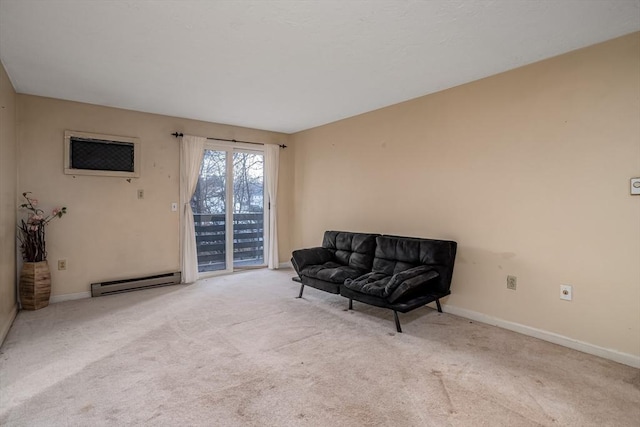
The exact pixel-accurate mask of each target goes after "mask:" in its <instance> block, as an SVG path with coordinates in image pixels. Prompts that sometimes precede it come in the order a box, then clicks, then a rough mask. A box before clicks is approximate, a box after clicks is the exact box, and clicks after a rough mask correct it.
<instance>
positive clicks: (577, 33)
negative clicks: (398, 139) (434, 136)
mask: <svg viewBox="0 0 640 427" xmlns="http://www.w3.org/2000/svg"><path fill="white" fill-rule="evenodd" d="M638 30H640V0H486V1H479V0H478V1H474V0H431V1H402V0H370V1H355V0H353V1H350V0H343V1H333V0H325V1H321V0H318V1H293V0H291V1H270V0H264V1H260V0H257V1H242V0H237V1H220V0H218V1H216V0H209V1H204V0H203V1H194V0H179V1H178V0H176V1H169V0H165V1H159V0H156V1H153V0H147V1H143V0H116V1H113V0H84V1H82V0H48V1H46V0H0V59H1V60H2V63H3V64H4V66H5V68H6V70H7V72H8V74H9V76H10V78H11V81H12V83H13V85H14V87H15V89H16V91H17V92H19V93H26V94H33V95H40V96H47V97H53V98H61V99H68V100H74V101H81V102H88V103H92V104H99V105H106V106H112V107H120V108H126V109H131V110H138V111H145V112H151V113H159V114H166V115H171V116H177V117H186V118H191V119H199V120H205V121H209V122H217V123H227V124H233V125H238V126H247V127H252V128H258V129H266V130H273V131H280V132H286V133H292V132H296V131H300V130H304V129H308V128H311V127H315V126H318V125H321V124H325V123H329V122H333V121H335V120H339V119H342V118H346V117H350V116H353V115H356V114H360V113H364V112H366V111H371V110H374V109H377V108H380V107H384V106H387V105H391V104H395V103H398V102H401V101H404V100H407V99H411V98H416V97H419V96H422V95H425V94H428V93H433V92H436V91H439V90H442V89H446V88H449V87H453V86H456V85H459V84H462V83H466V82H470V81H473V80H477V79H479V78H482V77H486V76H489V75H492V74H496V73H499V72H502V71H506V70H509V69H513V68H515V67H519V66H522V65H525V64H528V63H531V62H535V61H539V60H541V59H544V58H548V57H551V56H555V55H558V54H561V53H564V52H567V51H570V50H574V49H577V48H580V47H584V46H588V45H591V44H594V43H597V42H600V41H604V40H608V39H611V38H614V37H617V36H620V35H623V34H628V33H631V32H634V31H638Z"/></svg>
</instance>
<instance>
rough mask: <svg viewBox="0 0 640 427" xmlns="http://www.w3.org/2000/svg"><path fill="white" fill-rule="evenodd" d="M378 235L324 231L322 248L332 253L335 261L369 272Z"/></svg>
mask: <svg viewBox="0 0 640 427" xmlns="http://www.w3.org/2000/svg"><path fill="white" fill-rule="evenodd" d="M378 236H380V235H379V234H367V233H350V232H346V231H325V233H324V239H323V241H322V247H323V248H327V249H329V250H330V251H332V252H333V253H334V256H335V258H336V261H337V262H339V263H341V264H344V265H349V266H352V267H355V268H357V269H360V270H366V271H371V267H372V265H373V256H374V254H375V250H376V237H378Z"/></svg>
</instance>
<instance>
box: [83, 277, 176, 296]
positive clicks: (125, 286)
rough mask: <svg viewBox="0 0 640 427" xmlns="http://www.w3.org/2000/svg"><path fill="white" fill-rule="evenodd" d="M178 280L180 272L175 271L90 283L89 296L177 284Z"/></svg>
mask: <svg viewBox="0 0 640 427" xmlns="http://www.w3.org/2000/svg"><path fill="white" fill-rule="evenodd" d="M180 280H181V275H180V272H179V271H176V272H174V273H165V274H157V275H154V276H145V277H136V278H133V279H124V280H112V281H110V282H101V283H92V284H91V296H92V297H99V296H102V295H111V294H117V293H120V292H130V291H138V290H140V289H148V288H155V287H157V286H168V285H177V284H178V283H180Z"/></svg>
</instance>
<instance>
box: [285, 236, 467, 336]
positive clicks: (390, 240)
mask: <svg viewBox="0 0 640 427" xmlns="http://www.w3.org/2000/svg"><path fill="white" fill-rule="evenodd" d="M456 249H457V243H456V242H453V241H449V240H433V239H420V238H413V237H400V236H387V235H379V234H365V233H351V232H343V231H327V232H325V234H324V239H323V242H322V247H317V248H310V249H300V250H296V251H294V252H293V254H292V258H291V263H292V264H293V267H294V269H295V270H296V272H297V273H298V277H295V278H294V280H296V281H298V282H301V286H300V294H299V296H298V298H301V297H302V293H303V291H304V287H305V286H311V287H314V288H317V289H320V290H323V291H326V292H331V293H334V294H340V295H342V296H344V297H346V298H348V299H349V309H350V310H351V309H353V300H356V301H360V302H363V303H366V304H370V305H374V306H377V307H383V308H388V309H391V310H393V314H394V319H395V322H396V330H397V331H398V332H402V328H401V327H400V320H399V319H398V312H401V313H406V312H409V311H411V310H413V309H415V308H418V307H422V306H423V305H425V304H428V303H430V302H434V301H435V303H436V306H437V308H438V311H439V312H442V307H441V305H440V298H442V297H444V296H447V295H449V294H450V293H451V292H450V290H449V287H450V286H451V276H452V274H453V265H454V262H455V257H456Z"/></svg>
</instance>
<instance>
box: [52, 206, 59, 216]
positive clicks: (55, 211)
mask: <svg viewBox="0 0 640 427" xmlns="http://www.w3.org/2000/svg"><path fill="white" fill-rule="evenodd" d="M58 212H60V209H58V208H55V209H54V210H52V211H51V215H53V216H56V215H58Z"/></svg>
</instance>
